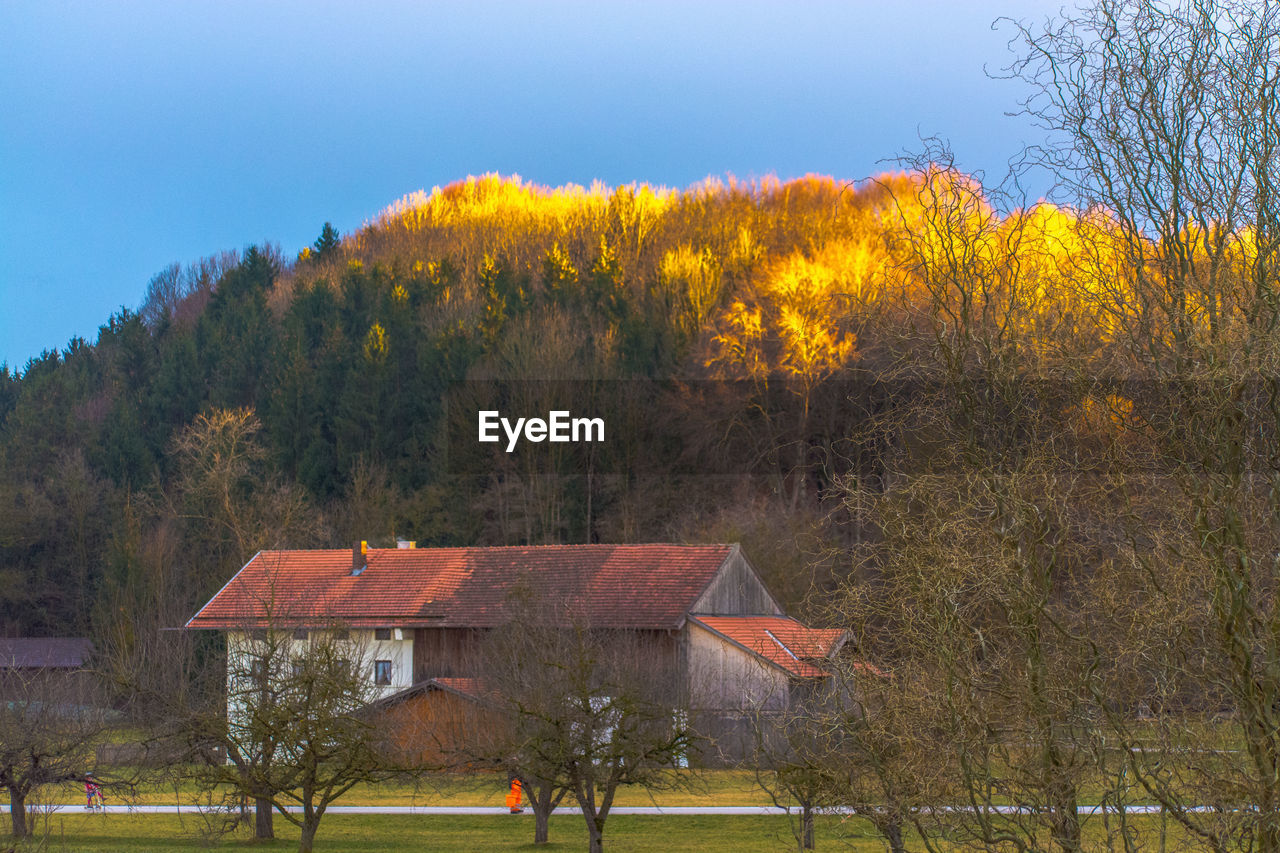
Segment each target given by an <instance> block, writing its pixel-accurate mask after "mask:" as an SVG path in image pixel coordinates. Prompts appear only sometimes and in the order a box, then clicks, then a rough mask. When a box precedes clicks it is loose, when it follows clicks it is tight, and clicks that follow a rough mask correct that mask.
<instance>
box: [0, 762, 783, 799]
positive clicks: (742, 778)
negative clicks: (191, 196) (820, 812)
mask: <svg viewBox="0 0 1280 853" xmlns="http://www.w3.org/2000/svg"><path fill="white" fill-rule="evenodd" d="M118 775H122V776H125V777H127V776H128V774H127V773H123V774H118ZM103 778H104V780H107V786H108V787H107V792H106V793H107V798H108V801H109V802H112V803H121V802H125V801H131V802H134V803H138V804H151V805H161V804H170V803H174V802H182V803H193V802H195V801H196V799H197V797H198V791H197V789H196V786H195V785H194V784H192V783H190V782H183V783H182V784H180V785H178V786H177V787H175V786H174V785H164V784H159V783H149V784H147V785H145V786H139V787H138V788H136V789H134V790H133V792H132V794H128V793H127V792H126V790H124V789H119V788H114V786H113V785H112V783H111V781H110V780H111V779H112V778H113V774H110V773H105V772H104V773H103ZM506 793H507V785H506V776H505V775H499V774H496V773H468V774H462V773H458V774H442V775H438V776H432V777H427V778H425V779H423V780H421V781H420V782H418V783H417V784H414V783H412V782H382V783H379V784H376V785H359V786H357V787H355V788H354V789H352V790H351V791H350V792H348V793H347V795H346V796H344V797H343V798H342V799H341V800H340V801H339V802H338V803H337V804H338V805H344V806H373V805H378V806H412V805H417V806H501V805H502V804H503V797H505V796H506ZM40 798H41V799H42V800H43V801H44V802H53V803H78V802H82V801H83V800H84V786H83V785H82V784H79V783H67V784H65V785H61V786H48V787H46V788H44V789H42V791H41V792H40ZM7 802H8V801H7V800H6V799H5V798H4V797H3V796H0V804H3V803H7ZM569 804H570V803H566V805H569ZM654 804H657V805H660V806H757V805H758V806H767V805H772V803H771V802H770V800H769V797H768V795H766V794H765V793H764V791H762V790H761V789H760V787H759V785H757V784H756V777H755V774H754V773H752V772H750V771H743V770H708V771H699V772H689V773H685V774H683V775H682V776H681V777H680V778H679V779H678V781H677V784H676V786H675V787H673V788H671V789H669V790H660V791H652V792H650V791H646V790H644V789H642V788H629V787H624V788H622V789H621V790H620V791H619V792H618V799H617V805H619V806H649V805H654Z"/></svg>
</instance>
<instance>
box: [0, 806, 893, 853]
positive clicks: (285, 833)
mask: <svg viewBox="0 0 1280 853" xmlns="http://www.w3.org/2000/svg"><path fill="white" fill-rule="evenodd" d="M205 829H206V828H205V826H204V824H203V823H202V822H201V821H200V820H199V819H182V820H180V819H179V818H177V817H176V816H170V815H86V814H66V815H63V814H53V815H50V816H49V817H48V818H47V819H43V818H42V819H41V822H40V823H39V824H38V825H37V828H36V832H37V836H36V837H35V838H33V839H32V840H31V841H30V842H28V843H25V844H23V845H21V846H20V847H19V848H18V851H19V853H26V851H30V853H36V852H37V851H48V853H64V851H65V853H88V852H89V851H94V853H140V851H148V853H171V851H189V850H202V849H212V850H221V851H235V850H252V851H269V850H280V851H289V850H296V849H297V844H298V842H297V839H298V833H297V830H296V829H294V827H293V825H292V824H289V823H288V822H287V821H285V820H283V819H281V818H279V817H277V818H276V834H277V838H276V840H275V841H274V842H270V843H255V842H253V841H251V840H250V839H249V836H248V835H247V834H245V833H244V832H241V833H240V834H238V835H235V836H229V837H224V838H222V839H221V840H216V841H215V840H214V839H211V838H210V837H209V836H208V835H207V834H206V832H205ZM550 829H551V831H550V836H551V843H550V844H547V845H543V846H538V847H535V846H534V845H533V843H532V842H533V818H532V816H531V815H529V814H527V813H526V814H524V815H520V816H511V817H508V816H506V815H499V816H492V817H490V816H482V817H452V816H431V817H412V816H400V815H328V816H326V817H325V819H324V821H323V822H322V823H321V824H320V831H319V833H318V834H317V836H316V850H317V851H351V853H407V851H419V850H421V851H440V853H462V851H487V850H498V851H501V850H544V851H557V850H559V851H568V850H574V851H578V850H583V849H585V848H586V829H585V826H584V825H583V822H582V818H580V817H578V816H576V815H575V816H568V815H566V816H556V817H553V818H552V819H551V828H550ZM836 839H840V840H839V841H838V842H837V840H836ZM604 841H605V850H606V851H618V853H623V851H625V852H626V853H650V851H652V853H660V851H673V853H683V851H689V853H694V851H707V853H718V851H724V853H756V851H781V850H794V849H796V843H795V840H794V839H793V838H792V835H791V824H790V822H789V821H788V820H787V819H786V818H784V817H742V816H731V817H724V816H718V815H710V816H687V817H686V816H679V817H666V816H664V817H649V816H640V815H615V816H614V817H611V818H609V822H608V824H607V825H606V828H605V836H604ZM818 846H819V848H820V849H821V848H824V847H825V848H827V849H840V850H846V851H853V853H864V852H865V853H871V851H877V853H882V851H883V850H884V847H883V845H881V843H880V842H879V841H877V840H876V839H875V837H874V836H873V835H872V833H871V829H870V827H868V826H867V825H866V824H865V823H863V822H862V821H856V820H855V821H842V820H840V819H838V818H821V819H820V820H819V826H818Z"/></svg>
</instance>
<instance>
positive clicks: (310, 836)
mask: <svg viewBox="0 0 1280 853" xmlns="http://www.w3.org/2000/svg"><path fill="white" fill-rule="evenodd" d="M319 828H320V821H319V819H316V820H304V821H303V822H302V838H301V839H299V841H298V853H311V848H312V847H313V846H314V845H315V843H316V830H317V829H319Z"/></svg>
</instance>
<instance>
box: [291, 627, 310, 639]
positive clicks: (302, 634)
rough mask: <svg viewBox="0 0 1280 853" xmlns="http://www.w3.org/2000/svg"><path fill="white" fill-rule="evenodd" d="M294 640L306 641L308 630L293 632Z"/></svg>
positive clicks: (302, 629) (300, 629) (301, 629)
mask: <svg viewBox="0 0 1280 853" xmlns="http://www.w3.org/2000/svg"><path fill="white" fill-rule="evenodd" d="M293 638H294V639H295V640H305V639H306V638H307V629H306V628H299V629H297V630H296V631H294V632H293Z"/></svg>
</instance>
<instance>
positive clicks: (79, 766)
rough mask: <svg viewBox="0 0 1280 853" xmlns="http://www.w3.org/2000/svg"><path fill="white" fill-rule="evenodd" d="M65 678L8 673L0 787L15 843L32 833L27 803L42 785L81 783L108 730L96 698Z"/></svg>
mask: <svg viewBox="0 0 1280 853" xmlns="http://www.w3.org/2000/svg"><path fill="white" fill-rule="evenodd" d="M86 686H87V685H86V684H85V683H84V682H77V683H74V684H72V683H70V682H68V681H67V680H66V678H65V674H63V673H53V672H49V671H35V672H29V673H23V672H21V671H17V670H15V671H12V672H11V673H9V674H7V675H6V677H5V681H4V688H5V689H4V694H5V697H4V698H5V701H3V702H0V788H3V789H4V790H5V792H6V793H7V794H8V796H9V815H10V820H11V824H12V833H13V837H14V838H26V837H28V836H29V835H30V834H31V826H30V824H29V822H28V814H27V801H28V798H30V797H31V795H32V794H34V793H35V792H37V791H38V790H39V789H40V788H41V787H43V786H45V785H54V784H58V783H60V782H69V781H73V780H77V779H83V778H84V776H85V774H86V773H87V772H89V770H90V769H91V768H92V766H93V761H94V747H95V745H96V744H97V743H98V742H99V741H100V740H101V739H102V738H103V737H104V735H105V733H106V730H107V727H108V723H109V720H108V714H107V711H106V710H105V709H103V708H101V707H98V706H96V705H94V704H93V702H94V700H95V698H96V694H94V693H93V692H91V691H89V690H87V689H85V688H86Z"/></svg>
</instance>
